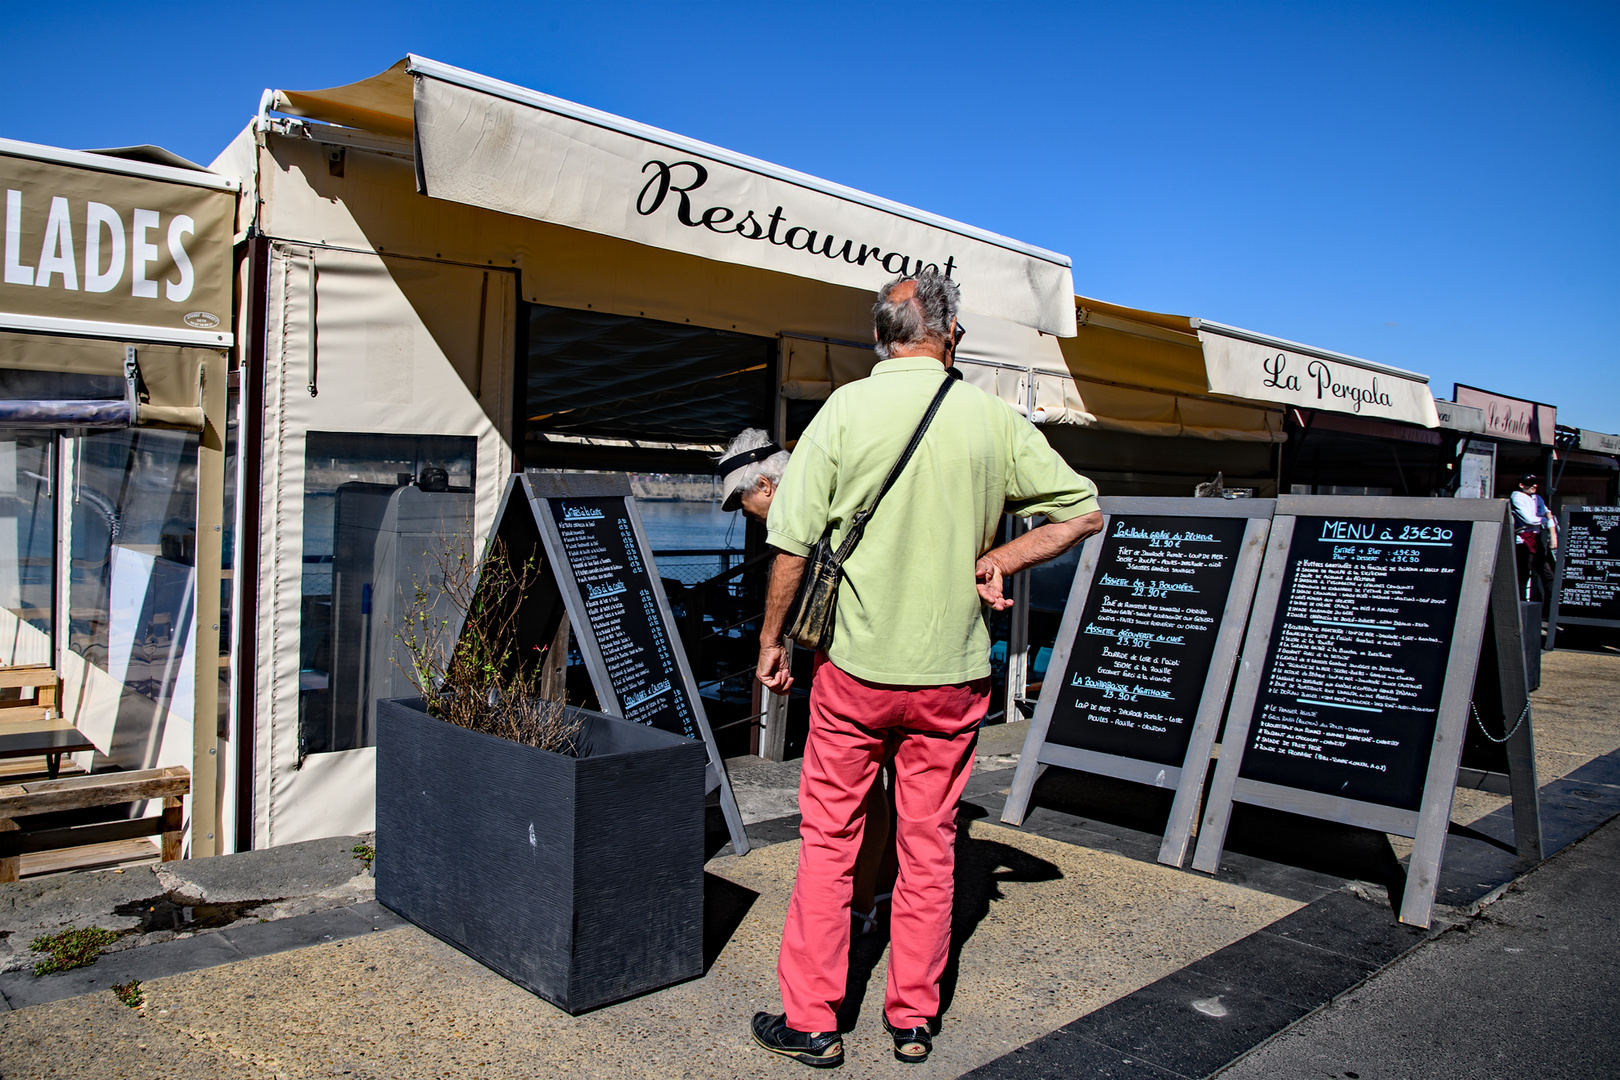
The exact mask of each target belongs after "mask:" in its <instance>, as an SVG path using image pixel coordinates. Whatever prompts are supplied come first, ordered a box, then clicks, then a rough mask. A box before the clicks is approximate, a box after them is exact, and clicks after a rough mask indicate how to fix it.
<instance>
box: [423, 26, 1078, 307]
mask: <svg viewBox="0 0 1620 1080" xmlns="http://www.w3.org/2000/svg"><path fill="white" fill-rule="evenodd" d="M407 70H409V71H410V73H411V74H412V75H414V76H415V80H414V137H415V143H416V146H415V151H416V169H417V182H418V187H419V189H420V190H421V191H422V192H423V193H424V194H426V195H428V196H431V197H433V198H436V199H446V200H450V201H453V202H459V203H463V204H466V205H469V206H479V207H483V208H485V209H489V210H495V211H499V212H501V213H507V214H515V215H517V216H520V217H525V218H530V219H532V220H535V221H545V222H549V223H552V224H556V225H563V226H567V227H569V228H574V229H582V230H585V231H588V232H593V233H597V234H600V235H604V236H612V237H617V238H620V239H624V240H629V241H633V242H635V243H638V244H644V245H647V246H649V247H654V248H661V249H663V250H666V251H675V252H681V253H684V254H688V255H696V256H700V257H702V258H706V259H713V260H717V261H720V262H727V263H735V264H741V265H745V266H751V267H756V268H758V269H762V270H770V271H775V272H778V273H783V274H791V275H793V276H795V277H801V278H810V279H813V280H817V281H825V282H829V283H832V284H835V285H841V286H847V287H851V288H857V289H862V290H875V289H876V288H878V287H879V286H880V285H882V284H883V283H884V282H885V281H887V280H888V279H890V278H892V277H894V276H895V275H896V274H904V273H914V272H916V271H917V270H920V269H923V268H926V267H929V266H933V267H936V268H938V269H939V271H940V272H942V273H945V274H949V275H950V276H951V278H952V279H953V280H955V281H957V282H958V283H959V284H960V285H961V286H962V303H963V308H964V309H965V310H966V311H968V312H971V313H976V314H983V315H988V316H990V317H993V318H997V319H1002V320H1005V321H1007V322H1012V323H1016V324H1019V325H1022V326H1028V327H1033V328H1034V329H1037V330H1041V331H1044V332H1046V333H1049V334H1054V335H1057V336H1061V337H1072V336H1073V335H1074V333H1075V318H1074V283H1073V278H1072V276H1071V273H1070V267H1069V260H1068V258H1067V257H1065V256H1062V255H1058V254H1055V253H1053V252H1050V251H1044V250H1042V249H1040V248H1037V247H1034V246H1032V245H1028V244H1023V243H1020V242H1018V241H1016V240H1010V239H1008V238H1006V237H1002V236H997V235H995V234H993V233H990V232H987V231H985V230H983V229H977V228H974V227H972V226H969V225H963V224H961V223H959V222H954V221H949V220H947V219H945V218H940V217H937V216H935V215H932V214H927V213H925V212H923V211H919V210H914V209H912V208H910V207H906V206H902V205H900V204H898V203H893V202H889V201H888V200H885V199H880V198H877V197H875V196H872V195H867V194H864V193H862V192H858V191H854V190H852V189H849V188H845V187H841V186H840V185H837V184H832V183H829V182H827V181H825V180H819V179H817V178H815V177H812V176H807V175H805V174H803V173H798V172H794V171H792V170H789V169H784V168H781V167H780V166H775V165H772V164H770V163H768V162H764V161H759V160H757V159H754V158H749V157H746V156H744V155H741V154H736V153H733V152H731V151H728V150H725V149H723V148H721V147H717V146H710V145H708V144H706V143H700V142H697V141H695V140H691V139H686V138H684V137H682V136H679V135H675V134H673V133H671V132H667V131H661V130H658V129H656V128H651V127H648V126H646V125H643V124H637V123H635V122H633V121H629V120H625V119H623V118H621V117H616V116H612V115H609V114H607V113H603V112H599V111H597V110H595V109H589V108H586V107H584V106H581V105H576V104H574V103H573V102H568V101H563V100H561V99H559V98H554V97H551V96H550V95H547V94H541V93H538V92H536V91H533V90H528V89H525V88H523V87H519V86H514V85H512V84H510V83H504V82H501V81H499V80H496V79H490V78H487V77H485V76H481V75H478V74H476V73H474V72H469V71H463V70H461V69H458V68H453V67H450V66H449V65H446V64H439V63H437V62H435V61H431V60H426V59H423V58H421V57H411V58H410V59H409V60H408V61H407ZM626 257H634V256H633V255H627V256H626Z"/></svg>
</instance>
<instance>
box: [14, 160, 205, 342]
mask: <svg viewBox="0 0 1620 1080" xmlns="http://www.w3.org/2000/svg"><path fill="white" fill-rule="evenodd" d="M48 154H56V155H59V158H60V159H59V160H52V159H50V157H48V156H46V155H48ZM32 155H37V156H32ZM77 159H90V160H91V162H93V164H79V163H78V162H77ZM130 164H131V163H126V162H122V161H120V160H118V159H112V158H108V159H104V160H96V159H95V155H90V154H79V153H75V152H72V151H54V150H53V149H52V148H46V147H32V146H30V145H29V144H19V143H10V142H8V141H6V140H0V193H3V195H4V199H5V202H4V230H5V232H4V245H3V247H4V251H3V256H0V322H3V323H4V324H6V325H9V326H11V327H14V328H17V329H31V330H60V331H65V332H69V333H86V334H93V335H97V336H112V337H121V338H128V337H134V338H147V337H149V338H154V339H157V340H173V341H176V342H183V343H188V344H208V345H220V344H229V343H230V333H229V331H230V325H229V323H230V290H231V270H230V252H231V233H232V226H233V222H234V215H235V206H236V200H235V195H234V194H233V193H232V192H231V191H230V190H228V189H227V188H225V187H224V186H199V185H198V184H197V183H196V182H195V181H191V182H188V181H186V180H183V179H179V178H180V177H186V176H189V175H190V174H188V173H187V172H186V171H185V170H181V169H169V168H164V167H152V166H146V167H144V169H145V171H146V172H149V173H153V174H157V176H149V175H136V174H132V173H130V172H125V171H122V168H123V167H126V166H130ZM135 167H139V166H135ZM170 173H172V174H175V175H176V178H177V179H176V180H169V179H160V178H158V176H162V175H164V174H170ZM196 175H197V176H199V177H203V176H208V175H209V174H201V173H199V174H196ZM148 331H150V332H148Z"/></svg>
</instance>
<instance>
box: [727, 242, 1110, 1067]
mask: <svg viewBox="0 0 1620 1080" xmlns="http://www.w3.org/2000/svg"><path fill="white" fill-rule="evenodd" d="M958 302H959V294H958V291H957V286H956V283H955V282H953V281H952V280H951V279H950V278H948V277H946V276H944V275H943V274H940V273H938V272H937V271H935V270H932V269H929V270H925V271H924V272H923V273H921V274H918V275H916V276H910V277H901V278H897V279H896V280H894V281H892V282H890V283H889V284H888V285H886V286H884V287H883V289H882V290H881V291H880V292H879V293H878V298H877V303H876V304H875V305H874V306H873V309H872V316H873V337H874V339H875V341H876V351H877V355H878V357H879V360H880V362H879V363H878V364H877V365H876V366H875V367H874V368H873V369H872V374H871V375H870V376H868V377H867V378H865V379H862V380H861V381H860V382H858V383H852V384H850V385H848V386H843V387H840V388H839V389H837V390H834V391H833V393H832V396H831V397H829V398H828V399H827V403H826V404H825V405H823V406H822V408H821V411H820V412H818V413H817V414H816V417H815V419H813V420H812V421H811V422H810V425H809V427H807V428H806V429H805V431H804V434H803V435H802V436H801V437H800V439H799V442H798V444H797V445H796V446H795V447H794V452H793V457H792V460H791V461H790V462H789V463H788V467H787V470H786V472H785V473H784V474H783V476H782V483H781V485H780V488H779V490H778V491H777V492H776V495H775V497H774V499H773V501H772V503H771V508H770V514H769V520H768V522H767V525H768V528H769V534H768V542H769V543H770V544H771V546H772V547H774V548H776V549H777V550H778V551H779V552H780V554H779V555H777V557H776V563H775V565H774V566H773V567H772V569H771V581H770V588H769V591H768V593H767V597H766V607H765V620H764V625H763V626H762V627H761V631H760V644H759V665H758V668H757V671H756V675H757V677H758V679H759V681H760V682H761V683H762V684H763V685H764V686H765V687H767V688H768V689H770V690H772V691H773V692H775V693H778V694H781V693H786V692H787V690H788V689H789V688H790V687H791V686H792V685H793V677H792V673H791V668H790V665H789V662H788V661H789V657H788V655H787V652H786V650H785V649H784V648H783V646H782V632H783V626H784V623H785V621H786V616H787V612H788V608H789V606H790V605H791V603H792V601H793V597H794V595H795V593H796V592H797V591H798V586H799V582H800V580H801V579H802V578H803V576H804V571H805V564H806V562H807V561H808V560H807V556H808V555H809V554H810V552H811V549H812V547H813V546H814V545H815V544H816V543H817V542H818V541H819V540H820V539H821V537H822V536H823V534H824V533H826V532H827V530H828V527H829V526H831V527H832V537H831V539H832V542H833V543H834V544H837V543H838V542H840V541H841V540H842V539H843V535H842V534H843V531H844V530H846V529H847V528H848V527H849V524H850V521H851V519H852V518H853V517H854V515H855V514H856V512H857V511H859V510H861V509H864V508H865V507H867V506H870V505H871V503H872V501H873V499H874V498H875V497H876V495H877V492H878V488H879V487H880V486H881V485H882V483H883V481H884V478H885V476H887V475H888V473H889V470H890V468H891V467H892V466H893V465H894V463H895V462H896V461H897V460H899V458H900V455H901V453H902V452H903V450H904V448H905V446H906V444H907V443H908V442H909V441H910V439H911V436H912V433H913V432H914V431H915V430H916V428H917V425H918V422H919V420H920V419H921V418H922V416H923V414H924V412H925V411H926V409H927V408H928V405H929V402H930V401H931V400H932V399H933V398H934V396H935V394H936V393H937V392H938V390H939V389H940V386H941V384H942V380H944V379H945V378H946V377H947V376H946V372H947V370H948V369H949V367H950V366H951V365H952V364H953V363H954V361H955V357H956V345H957V342H958V341H959V340H960V338H961V336H962V334H963V332H964V331H963V328H962V326H961V324H960V323H959V322H958V321H957V317H956V316H957V307H958ZM1009 504H1010V506H1011V508H1012V509H1013V511H1014V512H1015V513H1017V514H1020V515H1033V514H1045V515H1046V517H1047V518H1048V523H1047V524H1045V525H1041V526H1040V527H1038V528H1035V529H1032V530H1030V531H1029V532H1027V533H1024V534H1023V535H1021V536H1020V537H1018V538H1017V539H1016V540H1013V541H1011V542H1010V543H1008V544H1005V545H1003V546H1001V547H998V548H992V545H993V544H994V542H995V537H996V530H997V527H998V526H999V525H1000V523H1001V515H1002V512H1003V509H1004V508H1007V507H1008V506H1009ZM1101 528H1102V513H1101V512H1100V511H1099V509H1098V505H1097V489H1096V487H1095V486H1094V485H1093V484H1092V483H1091V481H1089V480H1087V479H1085V478H1084V477H1081V476H1079V475H1077V474H1076V473H1075V472H1074V470H1072V469H1070V468H1069V466H1068V465H1067V464H1065V463H1064V461H1063V459H1062V458H1060V457H1059V456H1058V455H1057V454H1056V453H1055V452H1054V451H1053V450H1052V448H1051V447H1050V446H1049V445H1047V442H1046V439H1045V438H1044V437H1042V435H1041V433H1040V432H1039V430H1037V429H1036V428H1035V427H1033V426H1032V425H1031V424H1030V423H1029V421H1028V420H1026V419H1025V418H1024V417H1023V416H1021V415H1019V414H1018V413H1017V412H1015V411H1014V410H1013V408H1012V406H1010V405H1008V404H1007V403H1006V402H1004V401H1001V400H999V399H997V398H993V397H991V396H989V395H988V394H985V393H984V392H983V391H980V390H978V389H976V388H974V387H972V386H969V385H966V384H961V385H958V386H956V387H954V388H953V392H951V393H947V394H946V395H945V396H944V398H943V401H942V403H941V405H940V408H939V412H938V415H937V417H936V422H935V423H934V424H932V425H931V426H930V427H929V428H928V431H927V434H926V435H925V436H924V437H923V439H922V441H921V442H920V444H919V445H918V448H917V452H916V454H915V456H914V457H912V459H911V460H910V462H909V463H908V464H907V466H906V468H905V470H904V471H903V472H901V473H900V475H899V477H898V479H897V480H896V481H895V483H894V486H893V487H892V488H891V489H890V491H889V493H888V495H887V497H886V498H885V499H884V500H883V504H882V506H881V507H880V508H879V510H878V512H877V513H876V514H874V515H873V516H872V517H871V520H870V522H869V523H868V525H867V526H866V532H865V536H864V538H863V539H862V540H861V541H860V544H859V546H858V547H856V548H855V550H854V552H853V553H852V554H851V555H850V556H849V558H848V559H847V560H846V561H845V562H844V564H843V569H844V577H843V580H842V582H841V584H840V586H839V589H838V604H837V609H836V615H835V627H834V631H833V636H832V640H831V644H830V645H829V646H828V648H827V650H826V651H825V652H823V653H819V654H818V655H817V656H816V661H815V663H816V666H815V678H814V681H813V682H812V685H811V687H810V735H809V738H808V740H807V741H806V744H805V753H804V761H803V764H802V767H801V769H800V772H799V809H800V812H801V825H800V828H799V835H800V837H801V840H802V843H801V844H800V847H799V865H798V872H797V874H796V875H795V877H794V883H793V898H792V900H791V901H790V902H789V905H788V913H787V920H786V925H785V926H784V927H783V931H782V948H781V952H780V954H779V959H778V963H777V980H778V983H779V985H780V987H781V991H782V1005H783V1011H782V1012H781V1013H774V1014H773V1013H766V1012H760V1013H756V1014H755V1015H754V1018H753V1021H752V1023H751V1025H750V1026H751V1030H752V1032H753V1036H754V1041H755V1042H757V1043H758V1044H759V1045H760V1046H762V1047H763V1048H765V1049H766V1050H769V1051H771V1052H772V1053H776V1054H781V1055H783V1056H786V1057H791V1058H793V1059H795V1060H797V1061H801V1062H803V1063H805V1064H807V1065H814V1066H819V1067H831V1066H835V1065H839V1064H842V1063H843V1060H844V1047H843V1039H842V1036H841V1034H840V1033H839V1031H838V1020H837V1013H838V1010H839V1008H840V1006H841V1005H842V1004H843V999H844V990H845V986H846V984H847V981H848V975H849V940H850V939H849V923H850V903H851V893H852V890H853V877H854V866H855V861H856V856H857V853H858V852H859V850H860V847H861V843H862V840H863V838H864V833H865V827H866V810H865V807H866V803H867V801H868V800H867V797H868V795H869V793H870V791H871V787H872V783H873V780H874V778H875V777H876V776H877V773H878V770H879V768H880V767H881V766H882V763H883V761H884V760H885V759H886V758H887V757H889V756H890V755H892V757H893V760H894V769H895V788H894V792H895V809H896V821H897V823H898V825H897V828H898V834H899V859H900V872H899V877H898V879H897V880H896V881H895V887H894V899H893V910H892V913H891V916H890V938H889V975H888V985H887V989H886V990H885V993H884V1006H883V1026H884V1027H885V1028H886V1029H887V1030H888V1032H889V1035H890V1036H891V1037H892V1038H893V1040H894V1056H895V1058H896V1059H898V1060H900V1061H902V1062H908V1063H915V1062H921V1061H924V1060H926V1059H927V1058H928V1056H929V1053H930V1052H931V1051H932V1049H933V1037H934V1036H935V1035H936V1034H937V1033H938V1023H939V1011H940V988H939V984H940V978H941V976H942V975H943V974H944V971H945V965H946V962H947V960H948V959H949V952H950V937H951V906H952V901H953V894H954V892H955V885H954V881H953V872H954V869H955V863H956V849H955V844H956V811H957V802H958V801H959V800H960V798H961V795H962V791H963V789H964V788H965V787H966V785H967V780H968V776H969V775H970V773H971V771H972V767H973V748H974V746H975V744H976V743H977V740H978V728H979V723H980V722H981V721H982V720H983V719H984V716H985V713H986V712H987V711H988V708H989V701H990V635H989V631H988V629H987V627H986V625H985V622H986V620H985V613H986V611H987V610H997V611H1004V610H1006V609H1007V608H1008V607H1010V606H1011V605H1012V601H1011V600H1009V599H1008V598H1007V597H1006V595H1005V593H1004V591H1003V588H1002V585H1003V581H1004V580H1005V578H1006V577H1007V576H1008V575H1010V574H1015V573H1017V572H1019V571H1020V570H1023V569H1026V568H1027V567H1030V566H1033V565H1034V564H1036V563H1039V562H1044V561H1045V560H1047V559H1051V558H1055V557H1056V556H1058V555H1061V554H1062V553H1063V552H1065V551H1067V550H1069V549H1070V548H1071V547H1073V546H1074V545H1075V544H1078V543H1079V542H1080V541H1082V540H1084V539H1085V538H1086V537H1087V536H1090V535H1092V534H1093V533H1095V532H1097V531H1098V530H1100V529H1101Z"/></svg>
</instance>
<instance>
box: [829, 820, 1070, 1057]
mask: <svg viewBox="0 0 1620 1080" xmlns="http://www.w3.org/2000/svg"><path fill="white" fill-rule="evenodd" d="M964 809H970V810H971V809H977V808H976V807H964ZM975 816H976V815H975ZM1062 877H1063V872H1062V871H1061V870H1059V869H1058V868H1057V866H1056V865H1055V864H1053V863H1050V862H1048V861H1047V860H1045V859H1041V858H1037V857H1036V856H1034V855H1030V854H1029V853H1027V852H1024V851H1020V850H1018V849H1017V848H1015V847H1010V846H1008V845H1006V844H1002V843H997V842H996V841H994V840H982V839H978V838H976V837H973V836H970V835H969V834H968V828H967V819H966V818H965V817H964V818H960V819H958V821H957V830H956V898H955V901H954V903H953V904H952V908H951V944H950V952H949V955H948V957H947V959H946V962H945V972H944V974H943V976H942V977H941V978H940V984H939V1011H940V1016H942V1017H943V1016H944V1015H945V1013H947V1012H949V1011H950V1007H951V1000H952V998H953V997H955V994H956V981H957V977H958V974H959V971H960V968H961V962H962V948H963V946H964V945H966V944H967V942H968V939H969V938H971V937H972V936H973V932H974V931H975V930H977V929H978V927H979V924H980V923H981V922H983V921H984V918H985V916H986V915H988V914H990V905H991V903H992V902H994V901H996V900H1000V899H1003V893H1002V891H1001V885H1002V883H1003V882H1008V881H1019V882H1037V881H1057V880H1059V879H1060V878H1062ZM882 911H883V915H882V917H881V918H880V920H879V922H878V925H877V927H876V928H875V929H874V930H873V931H872V932H871V933H869V934H864V935H862V936H860V937H856V938H854V939H853V940H851V942H850V949H849V982H848V983H847V984H846V985H845V987H844V1004H843V1007H842V1008H840V1009H839V1010H838V1030H839V1031H845V1032H848V1031H854V1030H855V1028H856V1025H857V1024H859V1023H860V1018H861V1008H862V1006H863V1004H864V1003H865V999H866V996H867V993H868V990H869V989H870V991H871V992H872V994H873V1003H874V1007H876V1008H877V1009H878V1010H879V1011H880V1012H881V1010H882V1008H883V998H884V991H885V987H882V986H877V987H872V986H871V985H870V984H871V981H872V973H873V971H875V970H876V968H877V964H878V961H879V960H880V959H882V957H883V951H884V949H885V948H887V947H888V944H889V922H888V908H887V907H884V908H883V909H882ZM935 1026H936V1028H937V1026H938V1021H937V1020H936V1023H935Z"/></svg>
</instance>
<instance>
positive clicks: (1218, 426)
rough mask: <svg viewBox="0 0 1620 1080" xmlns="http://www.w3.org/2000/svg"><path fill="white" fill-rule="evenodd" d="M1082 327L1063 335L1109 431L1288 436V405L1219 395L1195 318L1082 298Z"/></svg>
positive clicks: (1084, 391)
mask: <svg viewBox="0 0 1620 1080" xmlns="http://www.w3.org/2000/svg"><path fill="white" fill-rule="evenodd" d="M1075 303H1076V305H1077V307H1078V312H1079V319H1078V321H1079V333H1078V334H1077V335H1076V336H1075V337H1072V338H1066V339H1064V340H1062V341H1061V342H1059V343H1058V344H1059V346H1060V348H1061V350H1062V354H1063V359H1064V361H1065V362H1066V364H1067V367H1068V370H1069V373H1070V374H1071V376H1072V377H1073V379H1074V386H1075V388H1076V391H1077V393H1078V395H1079V396H1080V397H1081V398H1082V399H1084V401H1085V406H1086V409H1087V411H1088V412H1089V413H1090V414H1091V415H1092V416H1093V417H1094V426H1096V427H1097V428H1099V429H1101V430H1104V431H1123V432H1129V433H1131V434H1136V435H1157V436H1178V435H1186V436H1191V437H1193V438H1200V439H1222V440H1234V441H1240V442H1281V441H1282V440H1283V438H1284V435H1283V417H1282V410H1281V409H1279V408H1277V407H1276V406H1274V405H1269V404H1266V403H1263V402H1256V401H1243V400H1232V399H1230V398H1225V397H1221V396H1218V395H1215V394H1212V393H1211V392H1210V389H1209V381H1208V379H1207V378H1206V376H1205V371H1204V352H1203V346H1202V343H1201V342H1200V341H1199V340H1198V337H1197V335H1196V334H1194V333H1193V332H1192V320H1190V319H1188V318H1187V317H1186V316H1183V315H1165V314H1162V313H1160V312H1156V311H1142V310H1139V309H1136V308H1128V307H1122V306H1120V305H1118V304H1109V303H1105V302H1103V301H1101V300H1091V299H1088V298H1086V297H1076V298H1075Z"/></svg>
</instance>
